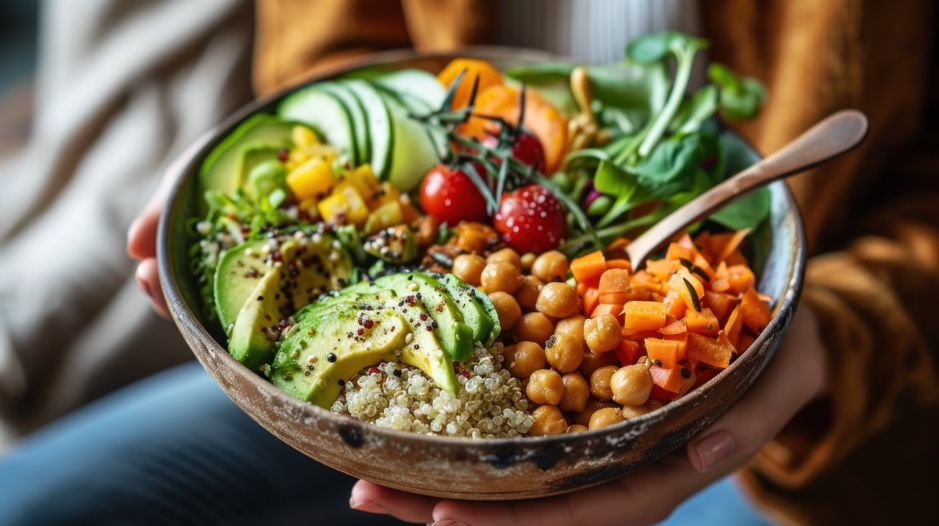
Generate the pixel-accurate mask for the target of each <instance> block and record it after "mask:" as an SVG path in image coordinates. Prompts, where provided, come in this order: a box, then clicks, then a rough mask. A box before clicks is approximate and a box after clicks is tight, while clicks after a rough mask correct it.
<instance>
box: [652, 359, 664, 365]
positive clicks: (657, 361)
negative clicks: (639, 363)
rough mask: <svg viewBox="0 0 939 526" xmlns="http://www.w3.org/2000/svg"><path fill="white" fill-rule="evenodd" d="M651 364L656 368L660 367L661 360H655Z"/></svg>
mask: <svg viewBox="0 0 939 526" xmlns="http://www.w3.org/2000/svg"><path fill="white" fill-rule="evenodd" d="M652 363H654V364H655V365H656V366H657V367H662V360H656V361H654V362H652Z"/></svg>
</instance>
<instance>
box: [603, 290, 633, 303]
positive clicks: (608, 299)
mask: <svg viewBox="0 0 939 526" xmlns="http://www.w3.org/2000/svg"><path fill="white" fill-rule="evenodd" d="M633 299H635V295H634V294H633V293H631V292H607V293H606V294H599V293H598V296H597V301H598V302H599V303H603V304H607V305H609V304H612V305H622V304H624V303H626V302H627V301H630V300H633Z"/></svg>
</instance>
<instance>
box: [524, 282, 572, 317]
mask: <svg viewBox="0 0 939 526" xmlns="http://www.w3.org/2000/svg"><path fill="white" fill-rule="evenodd" d="M535 309H537V310H538V312H542V313H544V314H547V315H548V316H552V317H555V318H567V317H568V316H573V315H575V314H577V311H578V310H580V305H579V304H578V298H577V291H576V290H574V287H572V286H570V285H568V284H567V283H560V282H551V283H547V284H545V286H544V287H541V292H540V293H539V294H538V300H537V301H536V302H535Z"/></svg>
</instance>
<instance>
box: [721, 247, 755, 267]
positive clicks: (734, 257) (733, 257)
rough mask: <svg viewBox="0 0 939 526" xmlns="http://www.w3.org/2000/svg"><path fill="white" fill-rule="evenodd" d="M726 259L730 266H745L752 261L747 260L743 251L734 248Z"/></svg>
mask: <svg viewBox="0 0 939 526" xmlns="http://www.w3.org/2000/svg"><path fill="white" fill-rule="evenodd" d="M724 261H726V262H727V266H729V267H732V266H734V265H743V266H745V267H749V266H750V262H749V261H747V258H745V257H744V256H743V253H742V252H740V251H739V250H734V251H733V252H731V253H730V255H729V256H727V259H725V260H724Z"/></svg>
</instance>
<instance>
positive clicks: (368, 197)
mask: <svg viewBox="0 0 939 526" xmlns="http://www.w3.org/2000/svg"><path fill="white" fill-rule="evenodd" d="M343 178H344V179H345V180H346V181H349V182H350V183H352V185H353V186H355V189H356V190H358V192H359V195H361V196H362V199H364V200H365V201H366V202H367V203H368V204H369V205H371V202H372V199H373V198H374V196H376V195H377V194H378V193H379V192H381V185H380V184H379V183H378V179H377V178H376V177H375V173H374V172H372V167H371V166H370V165H367V164H363V165H362V166H359V167H358V168H356V169H354V170H349V171H348V172H346V173H345V174H344V175H343ZM369 207H370V208H374V207H372V206H369Z"/></svg>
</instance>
